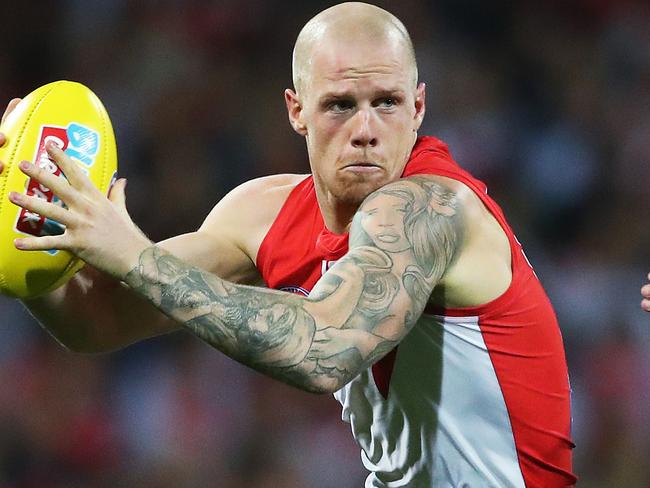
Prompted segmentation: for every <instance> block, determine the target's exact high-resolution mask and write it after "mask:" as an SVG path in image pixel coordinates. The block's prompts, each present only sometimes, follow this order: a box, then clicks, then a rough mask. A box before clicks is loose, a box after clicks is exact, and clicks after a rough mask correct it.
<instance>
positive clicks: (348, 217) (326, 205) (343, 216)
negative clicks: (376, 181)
mask: <svg viewBox="0 0 650 488" xmlns="http://www.w3.org/2000/svg"><path fill="white" fill-rule="evenodd" d="M314 188H315V189H316V199H317V200H318V206H319V207H320V212H321V215H322V216H323V221H324V222H325V227H327V229H328V230H329V231H330V232H333V233H334V234H345V233H346V232H348V231H349V230H350V224H351V223H352V218H353V217H354V214H355V213H356V212H357V210H358V209H359V205H361V202H350V201H341V200H339V199H337V198H336V197H335V196H334V195H332V194H331V193H330V192H329V191H327V190H326V189H325V188H323V187H322V186H321V185H320V184H319V182H318V181H317V179H316V178H314Z"/></svg>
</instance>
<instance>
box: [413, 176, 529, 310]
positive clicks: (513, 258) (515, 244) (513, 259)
mask: <svg viewBox="0 0 650 488" xmlns="http://www.w3.org/2000/svg"><path fill="white" fill-rule="evenodd" d="M422 174H424V173H422ZM435 176H443V177H446V178H450V179H452V180H456V181H458V182H460V183H463V184H464V185H466V186H467V187H468V188H469V189H470V190H472V191H473V192H474V194H475V195H476V196H477V197H478V198H479V200H481V203H482V204H483V205H484V206H485V208H486V209H487V211H488V212H490V215H492V216H493V217H494V218H495V220H496V221H497V223H498V224H499V226H500V227H501V229H502V230H503V232H504V233H505V234H506V237H507V239H508V244H509V246H510V267H511V270H512V279H511V280H510V285H509V286H508V288H507V289H506V290H505V291H504V292H503V293H502V294H501V295H499V296H498V297H496V298H494V299H493V300H490V301H489V302H486V303H483V304H481V305H476V306H474V307H458V308H443V307H433V306H427V307H426V308H425V310H424V312H425V313H427V314H430V315H447V316H458V317H464V316H481V315H484V314H486V313H492V312H495V311H497V310H500V309H501V308H502V307H503V306H505V305H507V304H508V303H509V302H510V300H511V299H512V298H513V295H514V294H515V292H516V290H517V288H518V281H519V280H520V279H521V273H520V272H519V268H520V266H521V257H522V256H523V250H522V247H521V244H520V243H519V241H518V240H517V238H516V237H515V234H514V232H513V231H512V228H511V227H510V226H509V225H508V223H507V222H506V220H505V216H504V215H503V211H502V210H501V208H500V207H499V205H498V204H497V203H496V202H495V201H494V200H492V199H491V198H489V197H488V195H487V192H485V191H482V189H481V188H480V187H479V186H478V185H477V184H476V183H475V182H474V181H473V180H472V179H471V178H469V177H467V176H465V175H463V174H462V173H458V172H454V171H448V170H445V169H436V172H435ZM524 259H526V258H525V257H524ZM526 261H527V260H526ZM528 266H529V267H530V268H531V272H532V267H531V266H530V264H528Z"/></svg>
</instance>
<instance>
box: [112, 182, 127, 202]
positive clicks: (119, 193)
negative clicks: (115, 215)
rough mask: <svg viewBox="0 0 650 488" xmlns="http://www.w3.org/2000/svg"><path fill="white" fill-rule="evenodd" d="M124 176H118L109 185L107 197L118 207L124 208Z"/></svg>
mask: <svg viewBox="0 0 650 488" xmlns="http://www.w3.org/2000/svg"><path fill="white" fill-rule="evenodd" d="M125 191H126V178H120V179H119V180H117V181H116V182H115V184H114V185H113V186H112V187H111V190H110V192H109V194H108V199H109V200H110V201H111V202H113V203H114V204H116V205H117V206H119V207H120V208H126V192H125Z"/></svg>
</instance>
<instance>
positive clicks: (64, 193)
mask: <svg viewBox="0 0 650 488" xmlns="http://www.w3.org/2000/svg"><path fill="white" fill-rule="evenodd" d="M73 164H74V163H73ZM18 167H19V168H20V170H21V171H22V172H23V173H25V174H26V175H27V176H29V177H30V178H34V179H35V180H37V181H38V182H39V183H41V184H42V185H44V186H46V187H47V188H49V189H50V190H52V191H53V192H54V194H55V195H56V196H58V197H59V198H60V199H61V200H63V201H64V202H65V203H66V205H68V207H69V206H70V205H71V204H73V203H74V202H76V201H77V198H76V196H75V193H74V190H73V188H72V187H71V186H70V184H69V183H68V182H67V181H66V179H65V178H62V177H61V176H56V175H54V174H53V173H50V172H49V171H47V170H45V169H43V168H39V167H38V166H36V165H35V164H32V163H30V162H29V161H22V162H21V163H20V164H19V165H18Z"/></svg>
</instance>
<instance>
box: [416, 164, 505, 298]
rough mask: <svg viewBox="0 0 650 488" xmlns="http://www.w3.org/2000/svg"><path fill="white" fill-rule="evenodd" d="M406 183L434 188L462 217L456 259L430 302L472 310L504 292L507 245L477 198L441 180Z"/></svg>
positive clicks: (461, 186) (432, 177) (454, 183)
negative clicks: (470, 308) (473, 307)
mask: <svg viewBox="0 0 650 488" xmlns="http://www.w3.org/2000/svg"><path fill="white" fill-rule="evenodd" d="M409 180H413V182H420V183H419V184H427V183H426V182H429V183H428V184H430V185H431V184H432V185H434V188H437V193H438V194H439V195H444V194H446V195H447V196H446V197H445V198H444V199H445V200H453V202H454V207H455V208H456V210H457V211H458V212H459V213H460V214H461V215H462V218H461V219H459V220H458V224H459V225H461V226H462V230H461V231H460V232H461V234H462V236H463V239H462V241H459V242H458V243H457V244H458V248H457V250H456V254H455V259H454V260H453V262H450V265H449V266H448V267H447V269H446V270H445V273H444V275H443V276H442V277H441V280H440V282H439V284H438V286H437V287H436V288H435V289H434V291H433V294H432V301H433V302H434V303H435V304H437V305H441V306H444V307H472V306H479V305H482V304H485V303H487V302H489V301H491V300H494V299H495V298H497V297H498V296H500V295H501V294H502V293H503V292H505V290H506V289H507V288H508V286H509V285H510V282H511V280H512V269H511V248H510V243H509V240H508V237H507V235H506V233H505V231H504V230H503V228H502V227H501V225H500V224H499V222H498V221H497V220H496V218H495V217H494V215H492V213H491V212H490V211H489V210H488V209H487V207H486V206H485V205H484V204H483V202H482V200H481V199H480V198H479V197H478V195H476V193H474V191H473V190H472V189H470V188H469V187H468V186H467V185H465V184H464V183H462V182H460V181H458V180H454V179H452V178H447V177H444V176H437V175H426V176H416V177H413V178H410V179H407V180H406V181H409ZM435 193H436V191H434V194H435ZM435 198H438V199H439V198H440V196H438V197H435Z"/></svg>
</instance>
